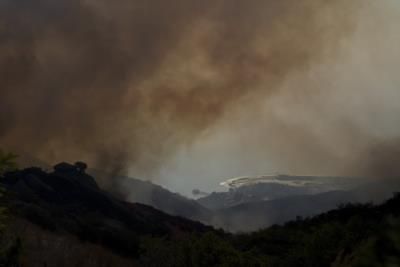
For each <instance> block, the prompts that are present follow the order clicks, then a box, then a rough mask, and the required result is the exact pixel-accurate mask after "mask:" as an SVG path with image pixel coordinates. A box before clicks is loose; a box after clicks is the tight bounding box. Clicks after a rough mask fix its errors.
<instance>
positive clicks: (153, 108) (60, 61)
mask: <svg viewBox="0 0 400 267" xmlns="http://www.w3.org/2000/svg"><path fill="white" fill-rule="evenodd" d="M368 3H369V2H368V1H347V0H337V1H328V0H323V1H314V0H302V1H297V0H282V1H263V0H248V1H241V0H216V1H215V0H213V1H211V0H204V1H195V0H171V1H164V0H149V1H137V0H134V1H130V0H117V1H110V0H68V1H67V0H56V1H55V0H38V1H30V0H22V1H13V0H4V1H1V3H0V142H1V144H2V146H4V147H6V148H7V149H9V150H13V151H15V152H17V153H20V154H30V155H34V156H36V157H38V158H41V159H44V160H46V161H48V162H56V161H60V160H76V159H81V160H85V161H87V162H89V163H90V164H92V165H93V164H95V166H97V167H99V168H102V169H111V168H112V169H118V170H125V169H126V168H127V167H130V168H133V169H135V170H137V171H138V172H139V173H140V172H143V173H145V172H146V171H148V170H153V169H156V168H157V167H159V166H161V165H162V164H163V163H164V162H165V160H166V159H169V158H170V157H172V156H173V155H174V153H175V152H177V151H178V150H179V149H180V148H181V147H183V146H187V145H193V144H194V143H195V142H196V141H197V140H199V139H201V138H202V137H204V136H205V135H207V134H209V133H210V132H213V131H214V129H215V127H216V125H221V124H224V123H226V121H229V119H226V118H234V114H247V115H243V116H242V117H243V118H246V120H247V121H249V120H251V119H254V117H257V114H259V113H258V111H259V109H258V108H253V107H259V106H265V103H267V104H266V105H267V106H268V108H267V109H271V110H273V111H271V110H269V111H267V112H265V110H264V108H262V109H263V110H264V111H263V112H261V113H262V114H268V115H265V116H264V115H263V118H262V121H263V123H262V124H263V125H268V127H267V126H266V128H268V129H267V131H259V133H258V134H256V135H255V136H256V137H259V138H251V139H252V140H253V141H254V142H255V141H256V140H257V142H261V143H262V144H263V145H262V146H260V147H262V148H263V149H266V150H270V151H276V150H277V149H278V147H279V148H280V149H282V148H284V147H290V149H284V150H282V151H290V153H292V154H291V156H289V160H288V161H287V162H294V161H295V160H294V159H295V158H296V159H298V158H299V154H298V153H293V152H294V151H299V149H300V148H301V149H303V148H308V149H311V150H312V155H313V156H312V157H311V158H308V159H307V160H306V161H304V160H300V161H298V162H299V163H298V164H299V165H301V166H305V165H307V167H308V168H309V169H310V168H311V167H313V166H314V165H310V164H305V162H308V163H309V162H311V161H312V160H313V159H318V158H321V159H324V160H328V161H329V162H336V163H337V162H338V160H337V157H336V156H337V153H336V154H335V153H331V151H330V150H329V149H328V148H327V147H326V145H325V144H322V145H321V144H318V141H316V142H314V141H315V140H317V139H315V138H314V137H315V135H316V133H315V131H309V130H307V129H306V128H305V126H304V125H305V124H307V122H303V123H300V122H299V123H298V124H297V123H288V121H290V118H289V117H291V118H292V119H293V118H294V117H295V116H294V115H293V113H291V115H288V114H286V113H285V114H278V115H276V114H277V111H276V110H278V111H279V108H278V109H273V108H272V107H276V106H277V105H278V103H280V101H282V96H286V95H290V97H291V98H295V101H294V102H293V101H290V104H289V105H292V104H293V103H298V104H299V105H304V106H307V105H308V104H307V103H310V96H311V97H314V96H315V97H317V95H318V94H319V92H320V91H321V88H317V87H316V86H315V85H312V86H307V84H306V83H305V82H304V81H301V84H297V85H296V84H295V83H294V81H296V78H293V77H300V76H302V75H303V74H306V73H309V72H310V70H312V69H313V68H314V66H317V65H319V64H322V63H323V62H329V61H330V60H333V59H335V58H336V56H337V54H338V51H340V49H341V48H342V47H343V46H345V45H346V40H347V38H349V36H351V35H352V34H353V33H354V31H355V29H356V26H357V23H358V21H359V17H360V14H359V10H361V9H362V8H363V6H365V5H368ZM289 87H290V89H288V88H289ZM332 90H333V91H335V90H336V89H335V88H333V89H332ZM277 97H278V100H276V99H277ZM283 99H284V98H283ZM292 100H293V99H292ZM314 100H315V99H314ZM314 100H313V101H311V102H312V103H315V102H316V101H314ZM300 109H301V110H303V111H304V110H305V109H304V107H303V106H302V107H300ZM249 110H250V111H249ZM288 110H289V111H291V112H296V111H295V109H292V108H289V109H288ZM311 110H312V109H310V110H309V111H310V112H311ZM314 111H315V112H319V111H320V108H319V107H315V110H314ZM278 113H279V112H278ZM271 114H273V116H271ZM246 116H247V117H246ZM288 116H289V117H288ZM338 123H339V124H340V128H341V129H342V128H343V127H345V128H346V129H347V128H348V129H350V128H351V130H349V131H348V132H349V133H350V132H351V135H348V134H346V136H345V137H343V138H344V139H346V140H350V139H352V138H353V134H354V135H355V136H354V140H357V142H362V138H361V139H360V138H358V137H356V136H357V134H355V133H356V132H357V131H355V130H354V129H356V130H357V127H358V126H357V125H353V123H352V121H350V122H349V123H347V124H346V122H345V121H344V122H338ZM300 125H301V126H300ZM335 125H336V124H335ZM343 125H344V126H343ZM312 127H313V129H315V125H313V126H312ZM338 127H339V126H338ZM257 128H258V127H257ZM257 131H258V129H257ZM266 132H269V133H270V134H269V136H268V138H266V136H265V133H266ZM346 133H347V132H346ZM362 135H363V136H364V134H362ZM350 136H351V138H350ZM280 137H281V138H280ZM264 138H265V139H269V141H268V142H263V141H262V139H264ZM271 140H275V141H273V142H272V141H271ZM285 140H286V141H285ZM287 140H288V141H287ZM333 140H334V141H332V142H333V143H336V142H339V141H342V140H341V139H340V137H335V138H334V139H333ZM352 140H353V139H352ZM368 140H369V139H368ZM286 142H288V143H286ZM357 142H356V143H357ZM283 143H285V144H283ZM310 143H312V144H313V145H312V146H310V145H309V144H310ZM279 144H281V145H279ZM362 147H363V146H362ZM332 149H333V150H334V149H335V145H332ZM327 151H329V153H328V152H327ZM340 153H345V152H343V151H340ZM321 155H322V156H321ZM260 156H264V155H260ZM321 162H322V161H321V160H317V161H315V166H316V165H318V166H319V165H321V164H320V163H321ZM339 162H340V161H339ZM336 165H337V164H336ZM294 169H295V170H297V169H299V170H301V168H300V167H299V168H294Z"/></svg>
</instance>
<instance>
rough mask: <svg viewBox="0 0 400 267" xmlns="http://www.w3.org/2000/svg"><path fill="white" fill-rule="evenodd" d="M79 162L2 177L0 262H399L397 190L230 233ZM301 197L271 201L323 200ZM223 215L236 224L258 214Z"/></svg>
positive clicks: (310, 204)
mask: <svg viewBox="0 0 400 267" xmlns="http://www.w3.org/2000/svg"><path fill="white" fill-rule="evenodd" d="M84 167H85V166H84V165H82V164H80V163H77V164H76V165H70V164H66V163H63V164H59V165H57V166H56V167H55V170H54V171H53V172H44V171H42V170H41V169H39V168H28V169H25V170H21V171H14V172H10V173H7V174H5V175H3V176H2V177H0V181H1V184H2V186H3V187H4V188H5V190H6V192H5V196H4V197H3V199H2V206H5V207H6V208H7V210H8V219H7V220H6V221H3V223H5V224H6V228H5V229H4V230H3V232H2V234H1V236H0V237H1V238H0V245H1V246H0V248H1V249H0V266H34V267H36V266H38V267H39V266H40V267H43V266H47V267H51V266H54V267H56V266H57V267H58V266H93V267H95V266H96V267H97V266H104V267H105V266H144V267H147V266H150V267H151V266H165V267H191V266H193V267H203V266H204V267H209V266H243V267H244V266H246V267H247V266H260V267H270V266H271V267H272V266H273V267H291V266H296V267H297V266H300V267H301V266H304V267H313V266H315V267H323V266H335V267H350V266H351V267H356V266H360V267H361V266H367V267H368V266H399V264H400V259H399V258H400V257H399V255H400V242H399V240H400V238H399V237H400V194H397V195H395V196H394V197H392V198H391V199H389V200H388V201H386V202H384V203H383V204H380V205H373V204H343V205H341V206H340V207H339V208H336V209H334V210H331V211H329V212H325V213H322V214H320V215H316V216H309V217H308V216H307V217H306V216H305V217H303V218H301V217H297V219H296V220H292V221H290V222H287V223H285V224H283V225H280V226H278V225H275V226H272V227H269V228H266V229H263V230H259V231H257V232H253V233H247V234H235V235H233V234H229V233H224V232H222V231H217V230H215V229H213V228H211V227H208V226H204V225H203V224H201V223H198V222H194V221H191V220H188V219H184V218H182V217H175V216H171V215H167V214H166V213H164V212H161V211H158V210H156V209H154V208H152V207H150V206H147V205H143V204H133V203H127V202H125V201H122V200H119V199H118V198H116V197H115V196H113V195H111V194H110V193H108V192H106V191H104V190H102V189H100V188H99V186H98V185H97V183H96V182H95V179H94V178H93V177H91V176H89V175H88V174H86V173H85V168H84ZM325 194H329V195H330V197H331V198H332V199H337V198H338V197H342V199H343V202H345V201H344V200H345V199H346V198H347V199H349V198H350V196H349V195H347V194H350V193H349V192H347V193H346V194H344V193H343V192H330V193H325ZM343 194H344V195H343ZM309 197H310V199H308V200H307V201H304V199H305V198H304V196H301V197H300V196H293V197H292V198H288V199H286V200H274V203H275V204H276V205H278V204H279V203H280V205H281V207H285V205H286V206H287V207H288V206H290V205H293V203H297V205H300V206H301V207H303V208H304V209H307V208H308V209H309V210H312V214H314V212H317V211H318V210H317V209H316V208H315V207H314V206H315V205H317V204H315V203H318V205H321V204H323V202H324V201H325V202H326V204H327V205H328V204H329V203H330V202H329V201H328V200H329V199H330V197H327V196H326V195H322V194H321V195H319V196H318V195H315V196H309ZM299 198H300V199H299ZM301 198H304V199H303V200H301ZM285 201H286V202H285ZM253 204H254V203H252V205H253ZM263 205H264V204H263ZM263 205H262V206H263ZM329 205H330V204H329ZM241 208H242V209H243V211H247V210H249V211H251V209H252V208H251V207H245V206H243V207H241ZM325 208H328V206H326V207H325ZM263 209H264V210H265V207H263ZM282 210H283V211H284V209H283V208H282ZM232 212H233V211H232ZM233 213H234V212H233ZM310 215H311V213H310ZM231 219H232V220H234V221H235V223H237V224H240V223H242V224H244V225H243V226H242V227H244V228H245V227H247V225H251V223H253V221H256V220H255V219H254V218H249V219H248V220H247V221H240V220H237V218H231ZM287 219H288V218H287Z"/></svg>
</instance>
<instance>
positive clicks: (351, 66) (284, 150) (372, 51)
mask: <svg viewBox="0 0 400 267" xmlns="http://www.w3.org/2000/svg"><path fill="white" fill-rule="evenodd" d="M399 23H400V2H399V1H396V0H392V1H391V0H383V1H369V5H366V6H364V8H363V10H362V13H361V15H360V16H359V21H358V23H357V28H356V30H355V31H354V33H353V34H351V35H350V36H348V37H347V38H346V39H344V40H342V41H341V42H340V44H339V45H340V52H339V53H338V54H337V56H335V57H331V58H328V59H327V60H322V61H321V62H319V63H318V64H315V65H313V66H311V67H310V68H308V69H306V70H304V71H301V72H299V73H293V74H291V75H290V77H289V78H287V79H286V81H285V82H284V83H283V84H282V85H280V86H281V87H282V90H280V91H279V93H278V94H275V95H274V97H273V98H270V97H266V98H265V99H257V100H256V101H254V100H251V101H249V102H245V103H243V105H246V109H242V108H240V109H239V110H238V111H237V112H232V113H229V114H226V115H225V117H224V118H223V119H221V122H220V123H218V124H217V125H215V126H214V127H213V128H212V129H209V130H208V132H207V133H205V134H203V135H202V136H201V137H200V138H198V139H197V140H196V141H195V142H194V144H192V145H190V146H186V147H183V148H182V149H181V150H180V151H179V152H178V153H177V155H175V156H174V157H172V158H171V159H170V160H169V161H168V162H167V163H166V164H164V165H163V168H162V170H161V172H160V173H159V174H158V175H159V179H157V180H159V181H160V182H161V183H162V184H164V185H166V186H167V187H169V188H172V189H174V190H176V191H180V192H185V193H187V194H190V191H191V189H193V188H200V189H202V190H205V191H208V192H210V191H213V190H223V188H222V187H219V186H218V185H219V183H220V182H221V181H222V180H224V179H225V178H228V177H235V176H242V175H257V174H265V173H273V172H281V173H289V174H300V175H301V174H304V175H353V173H352V172H353V171H352V166H351V165H352V163H354V162H353V160H355V159H357V158H358V157H359V155H358V153H363V151H364V149H366V147H368V146H369V145H371V142H377V143H379V142H380V141H382V140H387V139H388V140H390V139H391V138H397V137H398V136H400V116H399V114H400V75H399V69H400V34H399V29H398V25H400V24H399ZM310 42H312V40H310ZM296 87H303V88H305V89H309V90H308V93H306V94H302V95H295V94H293V88H296ZM315 88H318V90H314V89H315ZM302 92H307V90H302ZM282 128H284V130H283V131H281V129H282ZM299 128H304V132H305V133H306V134H307V135H309V137H307V138H310V139H311V140H310V142H311V143H313V142H315V143H317V144H320V145H321V146H322V147H323V148H318V149H317V151H315V149H316V148H315V147H314V145H313V144H312V145H309V144H308V143H305V144H304V143H303V142H297V141H296V140H293V139H296V138H297V136H296V135H297V133H296V134H291V133H290V129H299ZM286 129H289V132H288V131H287V130H286ZM280 133H281V134H282V136H279V134H280ZM278 136H279V138H277V137H278ZM299 138H304V137H299ZM320 150H325V152H323V153H322V152H321V151H320ZM326 151H329V153H328V152H326ZM313 153H315V155H317V157H321V156H322V158H319V159H315V155H313ZM348 165H349V166H348Z"/></svg>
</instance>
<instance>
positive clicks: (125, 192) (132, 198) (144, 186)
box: [91, 171, 213, 223]
mask: <svg viewBox="0 0 400 267" xmlns="http://www.w3.org/2000/svg"><path fill="white" fill-rule="evenodd" d="M91 173H94V174H95V176H96V173H97V174H99V171H91ZM100 175H101V176H103V177H104V176H107V174H104V173H103V174H100ZM105 180H108V181H110V180H111V181H112V184H111V185H110V184H109V183H103V184H102V183H100V185H101V186H102V187H103V188H104V189H105V190H107V191H108V192H110V193H111V194H113V195H114V196H116V197H118V198H120V199H123V200H126V201H128V202H132V203H142V204H146V205H149V206H152V207H154V208H156V209H159V210H161V211H163V212H166V213H168V214H171V215H176V216H182V217H185V218H188V219H192V220H196V221H201V222H203V223H209V222H210V221H211V218H212V216H213V213H212V211H210V210H209V209H207V208H206V207H204V206H203V205H201V204H199V203H198V202H197V201H195V200H193V199H189V198H186V197H184V196H182V195H180V194H178V193H173V192H171V191H169V190H168V189H165V188H164V187H162V186H160V185H157V184H154V183H152V182H149V181H142V180H140V179H136V178H132V177H125V176H110V177H108V176H107V178H105Z"/></svg>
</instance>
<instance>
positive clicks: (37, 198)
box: [1, 164, 212, 257]
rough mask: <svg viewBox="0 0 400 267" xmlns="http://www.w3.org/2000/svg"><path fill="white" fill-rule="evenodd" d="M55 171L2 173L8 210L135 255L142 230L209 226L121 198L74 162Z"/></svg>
mask: <svg viewBox="0 0 400 267" xmlns="http://www.w3.org/2000/svg"><path fill="white" fill-rule="evenodd" d="M58 167H59V168H56V169H55V171H54V172H51V173H46V172H44V171H42V170H41V169H38V168H29V169H25V170H22V171H17V172H13V173H8V174H6V175H4V177H3V178H2V179H1V183H2V185H3V186H4V187H5V189H6V190H7V197H6V198H5V201H6V205H7V206H8V208H9V211H10V212H11V215H12V216H14V217H16V218H18V219H22V220H26V221H29V222H32V223H34V224H36V225H39V226H41V227H42V228H43V229H47V230H50V231H52V232H59V233H69V234H72V235H74V236H77V237H79V239H80V240H82V241H85V242H91V243H93V244H100V245H102V246H104V247H106V248H108V249H111V250H113V251H115V252H116V253H118V254H120V255H122V256H126V257H136V256H138V253H139V243H140V242H139V241H140V239H141V238H143V237H145V236H159V237H164V236H167V237H168V238H178V237H179V236H180V235H182V234H185V233H203V232H207V231H212V228H210V227H207V226H204V225H202V224H200V223H197V222H193V221H190V220H187V219H184V218H181V217H174V216H170V215H167V214H165V213H163V212H161V211H158V210H156V209H154V208H152V207H150V206H146V205H143V204H132V203H127V202H124V201H121V200H119V199H117V198H115V197H113V196H112V195H111V194H109V193H107V192H105V191H103V190H101V189H100V188H99V187H98V186H97V184H96V182H95V180H94V178H92V177H91V176H89V175H87V174H86V173H84V172H83V171H82V170H79V169H77V168H76V167H75V166H73V165H69V164H63V165H61V167H60V166H58Z"/></svg>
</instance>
